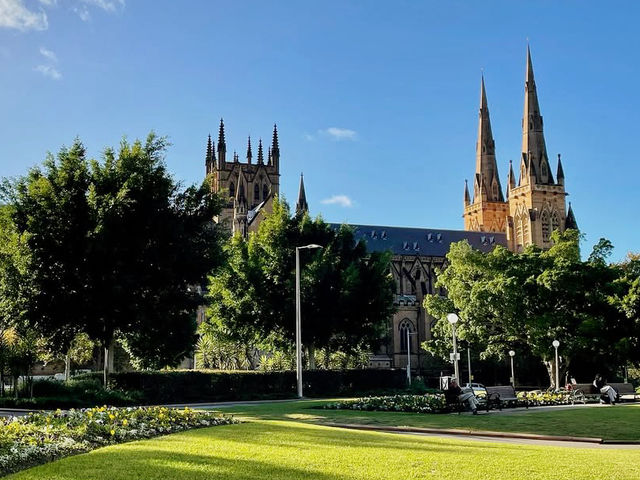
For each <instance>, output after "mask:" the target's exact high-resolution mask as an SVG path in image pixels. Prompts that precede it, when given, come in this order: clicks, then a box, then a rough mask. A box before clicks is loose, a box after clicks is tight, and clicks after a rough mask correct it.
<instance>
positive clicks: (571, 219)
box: [564, 202, 579, 230]
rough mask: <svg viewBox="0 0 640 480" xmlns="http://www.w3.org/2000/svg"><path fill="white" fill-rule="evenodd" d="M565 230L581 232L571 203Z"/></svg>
mask: <svg viewBox="0 0 640 480" xmlns="http://www.w3.org/2000/svg"><path fill="white" fill-rule="evenodd" d="M564 228H565V230H566V229H568V228H571V229H573V230H579V228H578V222H576V217H575V215H574V214H573V208H571V202H569V211H568V212H567V218H566V219H565V221H564Z"/></svg>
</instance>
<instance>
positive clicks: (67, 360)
mask: <svg viewBox="0 0 640 480" xmlns="http://www.w3.org/2000/svg"><path fill="white" fill-rule="evenodd" d="M69 378H71V355H70V354H69V352H67V354H66V355H65V356H64V381H65V382H68V381H69Z"/></svg>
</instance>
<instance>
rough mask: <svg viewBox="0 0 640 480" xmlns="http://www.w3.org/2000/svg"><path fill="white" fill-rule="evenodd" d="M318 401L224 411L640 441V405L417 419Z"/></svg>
mask: <svg viewBox="0 0 640 480" xmlns="http://www.w3.org/2000/svg"><path fill="white" fill-rule="evenodd" d="M323 403H326V402H322V401H302V402H291V403H273V404H261V405H252V406H242V407H234V408H230V409H225V411H226V412H229V413H233V414H234V415H236V416H241V417H242V416H251V417H253V416H259V417H260V418H263V419H273V420H286V419H290V420H296V421H303V422H313V423H323V422H335V423H355V424H365V425H393V426H411V427H427V428H463V429H470V430H491V431H500V432H526V433H537V434H547V435H569V436H577V437H598V438H604V439H605V440H635V441H640V404H622V405H616V406H608V405H606V406H605V405H603V406H602V407H600V406H593V407H587V408H584V407H573V408H569V409H558V410H551V411H550V410H542V409H536V408H531V409H530V410H528V411H523V412H522V413H511V412H509V410H504V412H505V413H499V412H494V411H492V412H491V413H489V414H485V413H484V412H482V413H481V414H480V415H477V416H473V415H468V414H462V415H457V414H452V415H451V414H447V415H443V414H421V413H389V412H359V411H353V410H321V409H316V408H313V407H314V406H318V405H322V404H323Z"/></svg>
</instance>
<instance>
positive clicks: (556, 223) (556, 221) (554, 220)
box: [551, 209, 560, 232]
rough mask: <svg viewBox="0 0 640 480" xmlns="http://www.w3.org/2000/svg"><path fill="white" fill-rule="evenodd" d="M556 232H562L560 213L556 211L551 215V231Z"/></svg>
mask: <svg viewBox="0 0 640 480" xmlns="http://www.w3.org/2000/svg"><path fill="white" fill-rule="evenodd" d="M556 230H560V217H559V216H558V211H557V210H555V209H554V210H553V213H552V214H551V231H552V232H555V231H556Z"/></svg>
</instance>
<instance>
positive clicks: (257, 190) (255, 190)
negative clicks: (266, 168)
mask: <svg viewBox="0 0 640 480" xmlns="http://www.w3.org/2000/svg"><path fill="white" fill-rule="evenodd" d="M253 203H256V204H257V203H260V187H259V186H258V184H257V183H256V184H255V185H254V186H253Z"/></svg>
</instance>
